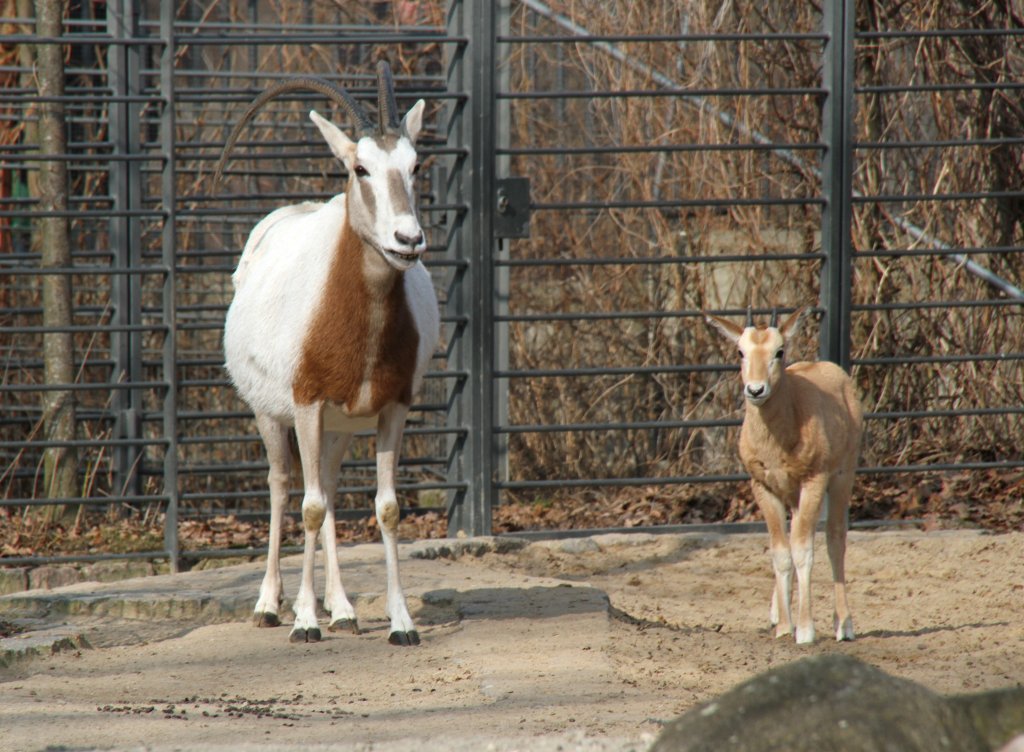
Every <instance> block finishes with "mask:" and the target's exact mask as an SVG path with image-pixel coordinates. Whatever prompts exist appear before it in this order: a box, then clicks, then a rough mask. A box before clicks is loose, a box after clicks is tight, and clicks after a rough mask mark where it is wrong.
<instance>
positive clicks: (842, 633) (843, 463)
mask: <svg viewBox="0 0 1024 752" xmlns="http://www.w3.org/2000/svg"><path fill="white" fill-rule="evenodd" d="M805 312H806V308H801V309H800V310H798V311H796V312H795V313H793V314H792V315H791V316H790V317H789V318H787V319H786V321H785V322H784V323H783V324H782V325H781V326H779V327H776V326H774V325H773V326H768V327H765V326H759V327H755V326H753V323H752V321H751V320H749V317H748V324H747V326H745V327H741V326H738V325H737V324H734V323H732V322H730V321H727V320H725V319H722V318H720V317H718V316H714V315H711V314H708V313H705V317H706V318H707V320H708V321H709V322H710V323H711V324H713V325H714V326H715V327H716V328H717V329H718V330H719V331H721V332H722V333H723V334H724V335H725V336H726V337H728V338H729V339H730V340H732V341H733V343H734V344H735V345H736V346H737V347H738V348H739V352H740V356H741V359H742V364H741V369H740V371H741V376H742V379H743V395H744V398H745V402H746V409H745V413H744V419H743V427H742V429H741V430H740V441H739V450H740V459H741V460H742V462H743V466H744V467H745V468H746V470H747V472H748V473H750V476H751V484H752V487H753V492H754V499H755V501H756V502H757V505H758V508H759V509H760V510H761V513H762V514H763V515H764V519H765V523H766V524H767V527H768V536H769V543H770V547H771V557H772V564H773V567H774V570H775V588H774V590H773V591H772V600H771V612H770V618H771V623H772V624H773V625H775V627H776V629H775V634H776V636H777V637H781V636H785V635H789V634H792V633H793V631H794V627H795V632H796V641H797V642H798V643H811V642H814V636H815V633H814V622H813V620H812V617H811V598H810V585H811V566H812V564H813V560H814V532H815V527H816V525H817V522H818V519H819V516H820V513H821V505H822V503H823V500H824V499H825V498H826V492H827V498H828V522H827V525H826V539H827V543H828V556H829V560H830V562H831V565H832V581H833V586H834V590H835V612H834V615H833V626H834V629H835V635H836V639H837V640H852V639H853V636H854V634H853V618H852V617H851V616H850V608H849V605H848V603H847V598H846V575H845V563H844V562H845V558H846V529H847V518H848V509H849V504H850V496H851V494H852V491H853V480H854V471H855V469H856V466H857V460H858V456H859V454H860V443H861V435H862V432H863V414H862V409H861V405H860V401H859V400H858V398H857V395H856V392H855V389H854V385H853V382H852V380H851V379H850V377H849V376H848V375H847V374H846V372H845V371H843V369H842V368H840V367H839V366H837V365H836V364H835V363H830V362H827V361H819V362H814V363H808V362H800V363H793V364H792V365H789V366H786V365H785V344H786V341H787V340H790V339H791V338H792V337H793V336H794V334H795V333H796V331H797V330H798V329H799V326H800V323H801V321H802V320H803V316H804V313H805ZM787 511H791V513H792V523H791V526H790V532H789V537H788V540H787V535H786V518H787ZM794 572H795V574H796V580H797V613H796V621H795V625H794V620H793V615H792V609H791V605H790V603H791V593H792V584H793V574H794Z"/></svg>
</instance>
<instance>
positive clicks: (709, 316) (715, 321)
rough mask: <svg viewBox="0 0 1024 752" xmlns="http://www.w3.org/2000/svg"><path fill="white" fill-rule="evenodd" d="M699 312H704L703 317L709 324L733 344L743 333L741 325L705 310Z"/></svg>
mask: <svg viewBox="0 0 1024 752" xmlns="http://www.w3.org/2000/svg"><path fill="white" fill-rule="evenodd" d="M701 313H703V314H704V318H705V319H706V320H707V322H708V323H709V324H711V325H712V326H713V327H715V329H717V330H718V331H720V332H721V333H722V334H724V335H725V336H726V337H728V338H729V339H731V340H732V341H733V343H734V344H735V343H738V342H739V341H740V337H741V336H742V335H743V327H741V326H738V325H737V324H734V323H732V322H731V321H729V320H727V319H723V318H721V317H720V316H715V315H714V314H713V313H708V312H707V311H701Z"/></svg>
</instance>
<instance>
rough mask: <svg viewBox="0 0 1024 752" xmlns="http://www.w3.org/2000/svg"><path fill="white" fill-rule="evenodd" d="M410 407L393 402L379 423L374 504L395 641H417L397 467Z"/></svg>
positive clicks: (396, 643)
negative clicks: (405, 576) (406, 582)
mask: <svg viewBox="0 0 1024 752" xmlns="http://www.w3.org/2000/svg"><path fill="white" fill-rule="evenodd" d="M408 411H409V408H408V407H407V406H406V405H402V404H398V403H393V404H391V405H388V406H387V407H385V408H384V410H382V411H381V414H380V418H379V419H378V423H377V497H376V499H375V500H374V508H375V511H376V514H377V522H378V524H379V525H380V533H381V538H382V539H383V541H384V557H385V562H386V566H387V575H388V594H387V615H388V617H389V618H390V619H391V634H390V635H389V636H388V642H390V643H391V644H392V645H418V644H419V642H420V636H419V633H418V632H417V631H416V625H415V624H413V621H412V617H411V616H409V609H408V608H407V606H406V604H405V593H403V592H402V583H401V581H400V579H399V576H398V518H399V511H400V510H399V507H398V498H397V496H396V495H395V471H396V470H397V467H398V454H399V448H400V446H401V443H402V430H403V428H404V426H405V416H406V414H407V413H408Z"/></svg>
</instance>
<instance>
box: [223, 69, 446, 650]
mask: <svg viewBox="0 0 1024 752" xmlns="http://www.w3.org/2000/svg"><path fill="white" fill-rule="evenodd" d="M388 84H389V85H390V72H388ZM382 86H383V85H382ZM422 110H423V102H422V100H421V101H420V102H418V103H417V104H416V105H415V106H414V107H413V108H412V109H411V110H410V111H409V113H408V114H407V115H406V118H405V119H404V120H403V121H402V124H401V130H400V131H398V130H397V129H396V128H395V127H394V126H393V127H392V128H391V130H389V131H388V132H384V131H385V129H384V126H383V125H382V126H381V133H380V134H376V135H369V134H367V135H363V136H361V137H360V138H358V140H356V141H353V140H350V139H349V138H348V137H347V136H346V135H344V134H343V133H342V132H341V131H340V130H339V129H338V128H336V127H335V126H333V125H332V124H330V123H329V122H328V121H326V120H324V119H323V118H321V117H319V115H317V114H316V113H315V112H314V113H310V117H311V118H312V119H313V121H314V122H315V123H316V124H317V126H318V127H319V128H320V130H321V133H322V134H323V135H324V137H325V139H326V140H327V142H328V144H329V145H330V147H331V150H332V151H333V152H334V154H335V155H336V156H337V157H338V158H339V159H341V160H342V161H343V162H344V163H345V165H346V167H347V168H348V172H349V182H348V187H347V191H346V193H343V194H341V195H338V196H335V197H334V198H333V199H331V200H330V201H328V202H326V203H309V202H307V203H302V204H297V205H294V206H287V207H283V208H281V209H278V210H276V211H274V212H272V213H271V214H269V215H268V216H267V217H265V218H264V219H263V220H262V221H261V222H259V224H257V225H256V227H255V228H254V229H253V231H252V232H251V234H250V236H249V239H248V241H247V243H246V246H245V249H244V251H243V253H242V257H241V260H240V261H239V264H238V268H237V270H236V272H235V274H234V275H233V277H232V280H233V282H234V286H235V294H234V298H233V300H232V302H231V306H230V308H229V309H228V313H227V318H226V321H225V327H224V351H225V357H226V366H227V369H228V371H229V373H230V374H231V378H232V381H233V382H234V385H235V387H236V389H237V390H238V392H239V394H240V395H241V396H242V398H243V399H244V400H245V401H246V403H247V404H248V405H249V406H250V407H251V408H252V410H253V412H254V414H255V416H256V421H257V425H258V427H259V431H260V434H261V436H262V438H263V441H264V444H265V446H266V449H267V458H268V461H269V465H270V472H269V474H268V482H269V485H270V500H271V525H270V544H269V555H268V557H267V571H266V574H265V576H264V579H263V583H262V585H261V587H260V593H259V599H258V601H257V603H256V608H255V614H254V621H255V622H256V624H257V625H260V626H275V625H277V624H278V623H280V622H279V616H278V611H279V609H280V606H281V600H282V597H283V590H282V583H281V574H280V564H279V561H280V544H281V541H280V537H281V520H282V515H283V511H284V508H285V506H286V503H287V492H288V477H289V466H290V459H291V451H290V446H289V441H288V431H289V430H291V429H294V431H295V437H296V439H297V443H298V449H299V455H300V459H301V463H302V473H303V481H304V489H305V492H304V496H303V500H302V518H303V524H304V527H305V547H304V555H303V564H302V577H301V582H300V586H299V591H298V594H297V596H296V598H295V601H294V603H293V611H294V613H295V624H294V627H293V629H292V632H291V639H292V641H315V640H319V639H320V630H319V628H318V624H317V616H316V598H315V595H314V591H313V565H314V556H315V551H316V536H317V533H318V532H319V533H320V535H321V536H322V538H321V543H322V546H323V550H324V556H325V566H326V589H325V594H324V607H325V609H326V610H328V611H329V612H330V628H331V629H332V630H335V629H351V630H353V631H358V627H357V623H356V618H355V612H354V610H353V608H352V605H351V603H350V601H349V600H348V597H347V596H346V594H345V590H344V588H343V586H342V584H341V576H340V572H339V569H338V558H337V550H336V540H335V521H334V511H333V496H334V494H335V491H336V487H337V477H338V471H339V469H340V464H341V459H342V456H343V454H344V452H345V450H346V448H347V447H348V445H349V443H350V440H351V438H352V434H353V432H354V431H357V430H365V429H367V428H376V429H377V444H376V455H377V495H376V499H375V511H376V515H377V520H378V523H379V526H380V529H381V534H382V537H383V541H384V549H385V557H386V565H387V613H388V615H389V617H390V619H391V633H390V640H391V642H393V643H395V644H403V645H407V644H415V643H417V642H418V641H419V636H418V634H417V632H416V628H415V625H414V624H413V621H412V618H411V617H410V615H409V612H408V609H407V607H406V603H405V596H404V594H403V591H402V587H401V583H400V581H399V575H398V552H397V541H396V534H397V526H398V518H399V507H398V502H397V498H396V495H395V471H396V469H397V465H398V455H399V447H400V443H401V438H402V431H403V428H404V424H405V418H406V415H407V413H408V410H409V407H410V403H411V400H412V396H413V395H414V394H415V392H416V391H417V390H418V388H419V386H420V383H421V381H422V378H423V374H424V371H425V370H426V368H427V364H428V362H429V360H430V357H431V355H432V353H433V351H434V348H435V346H436V344H437V341H438V336H439V312H438V306H437V299H436V296H435V293H434V288H433V284H432V282H431V279H430V275H429V273H428V272H427V270H426V269H425V268H424V266H423V264H422V263H421V262H420V260H419V258H420V255H421V254H422V252H423V251H424V250H425V248H426V243H425V240H424V235H423V232H422V230H421V228H420V225H419V222H418V220H417V218H416V213H415V196H414V192H413V187H412V185H413V174H414V172H415V166H416V152H415V148H414V146H413V145H414V144H415V140H416V135H417V134H418V132H419V129H420V118H421V115H422ZM357 114H361V113H357ZM381 117H382V122H383V117H384V116H383V114H382V115H381Z"/></svg>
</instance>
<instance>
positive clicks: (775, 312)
mask: <svg viewBox="0 0 1024 752" xmlns="http://www.w3.org/2000/svg"><path fill="white" fill-rule="evenodd" d="M772 326H773V327H774V328H775V329H778V328H779V309H778V308H773V309H772Z"/></svg>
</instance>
